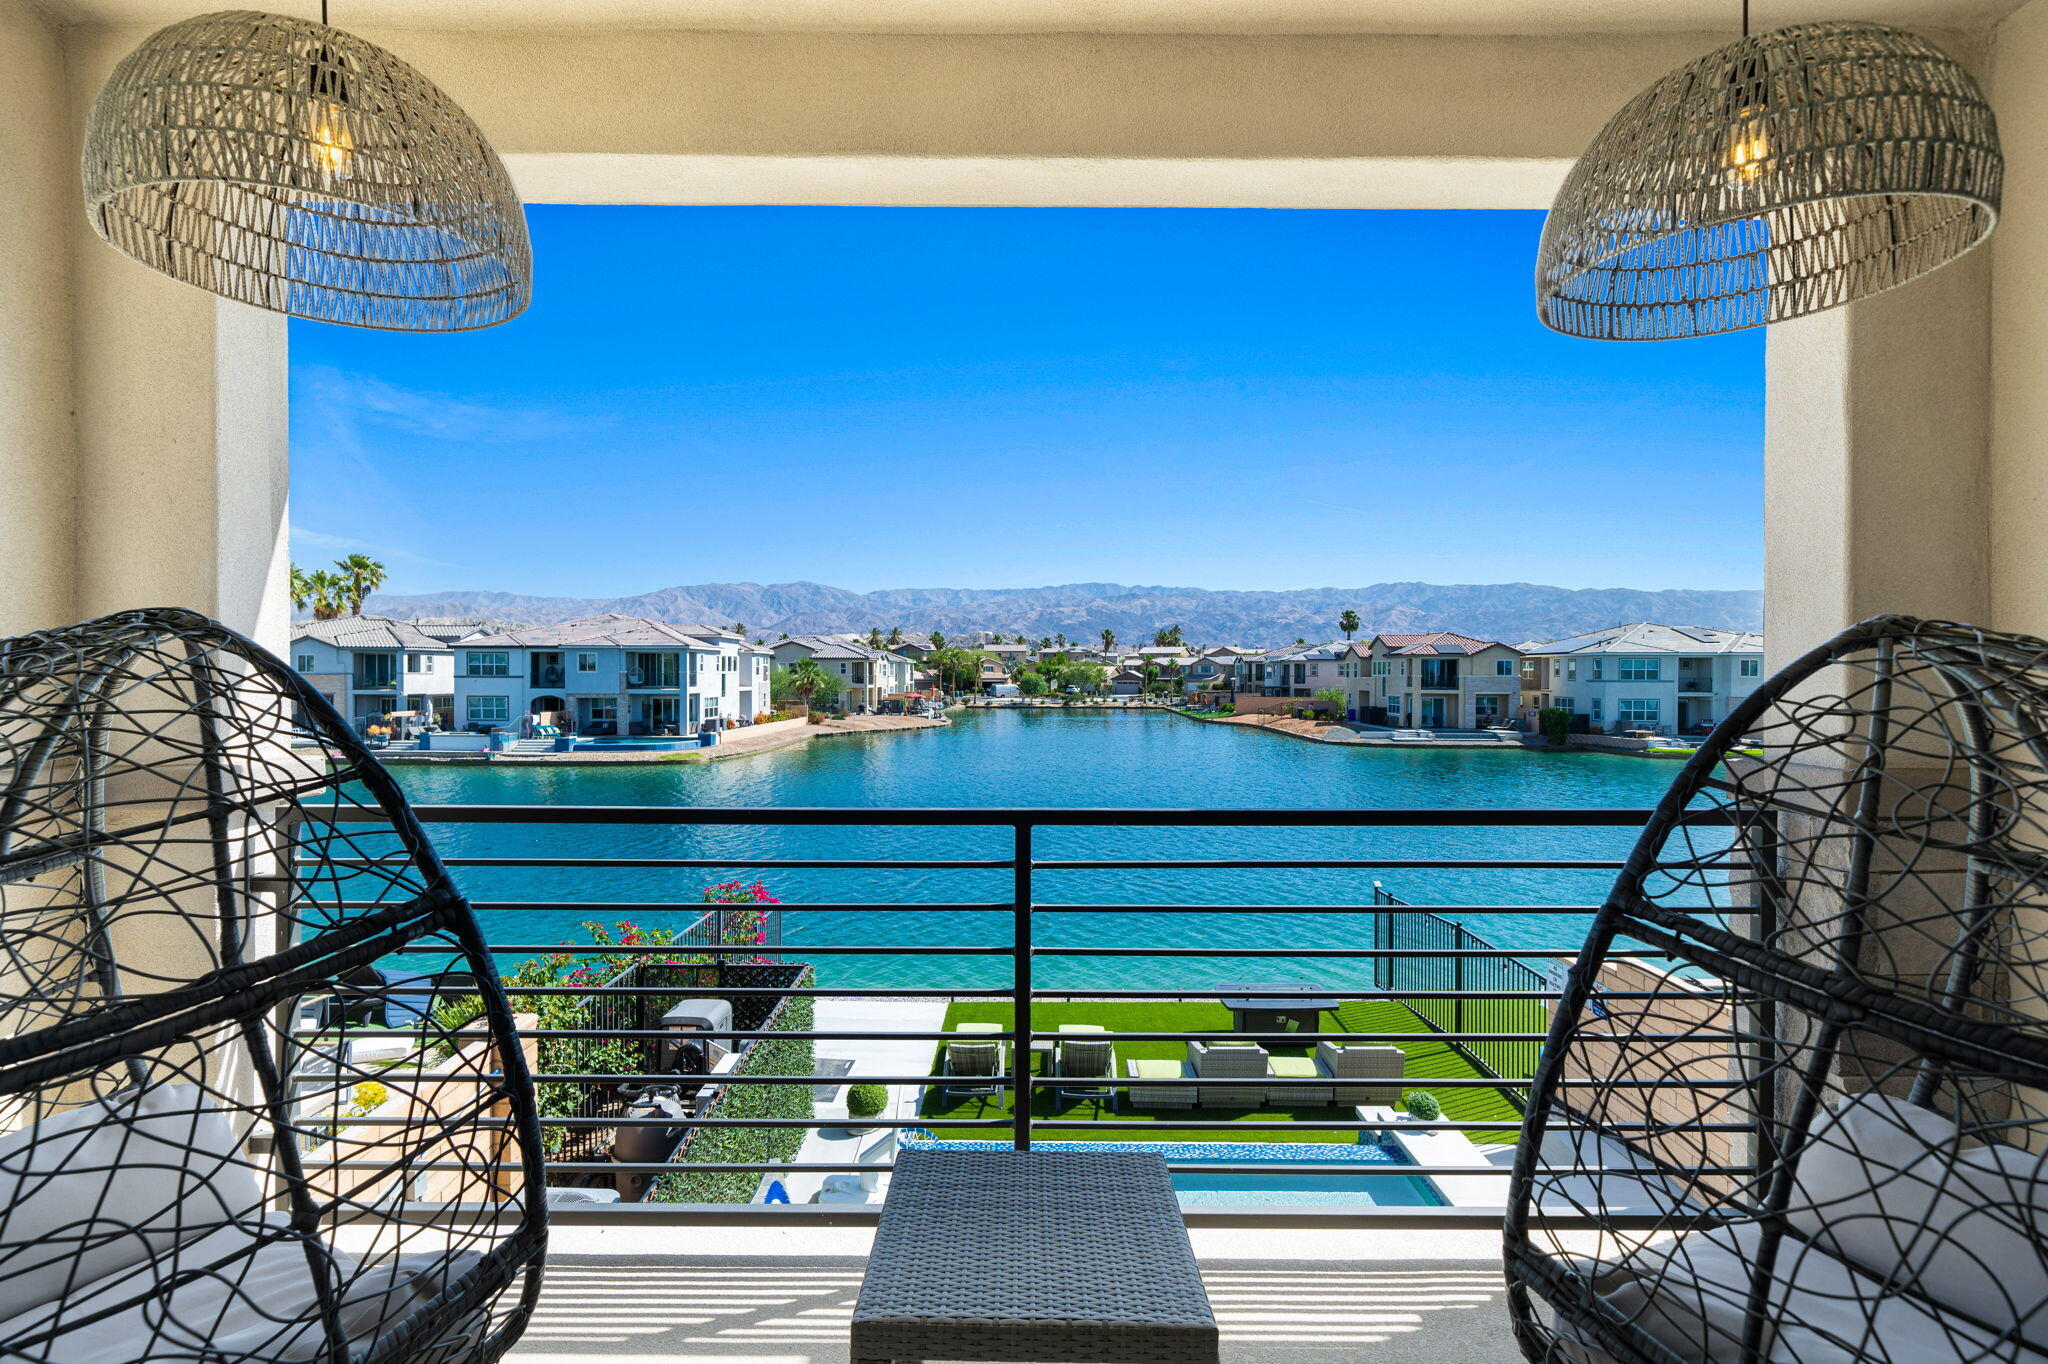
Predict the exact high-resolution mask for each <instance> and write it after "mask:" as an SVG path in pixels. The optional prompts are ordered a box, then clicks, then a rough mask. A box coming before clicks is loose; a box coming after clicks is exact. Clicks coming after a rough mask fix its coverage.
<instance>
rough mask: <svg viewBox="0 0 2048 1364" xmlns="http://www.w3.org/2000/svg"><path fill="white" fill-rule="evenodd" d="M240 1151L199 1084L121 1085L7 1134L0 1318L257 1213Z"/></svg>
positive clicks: (257, 1191) (2, 1147)
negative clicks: (136, 1087)
mask: <svg viewBox="0 0 2048 1364" xmlns="http://www.w3.org/2000/svg"><path fill="white" fill-rule="evenodd" d="M240 1145H241V1144H240V1141H239V1140H238V1137H237V1134H236V1133H235V1132H234V1131H233V1129H232V1128H231V1127H230V1125H229V1123H228V1120H227V1117H226V1115H225V1114H223V1113H222V1112H221V1111H220V1109H219V1108H217V1107H215V1106H214V1104H213V1102H212V1101H211V1100H210V1099H209V1098H208V1097H207V1096H206V1094H205V1093H204V1092H202V1091H201V1090H200V1089H199V1088H198V1087H197V1086H194V1085H154V1086H152V1087H150V1088H148V1089H145V1090H139V1091H138V1090H124V1091H122V1092H120V1093H118V1094H115V1095H112V1096H110V1097H108V1098H105V1099H92V1100H88V1101H87V1102H86V1103H84V1104H81V1105H79V1106H78V1107H76V1108H73V1109H69V1110H66V1111H65V1112H62V1113H58V1114H55V1115H54V1116H51V1117H48V1118H45V1119H43V1120H42V1121H41V1122H37V1123H32V1124H30V1125H29V1126H26V1127H23V1128H21V1129H20V1130H18V1131H15V1132H11V1133H9V1134H7V1135H6V1136H4V1137H0V1319H4V1318H9V1317H15V1316H19V1315H21V1314H22V1313H24V1312H27V1311H29V1310H30V1309H32V1308H34V1307H37V1306H40V1305H41V1304H43V1303H47V1302H52V1301H54V1300H55V1299H57V1298H58V1297H59V1296H61V1295H63V1294H64V1293H65V1292H66V1291H67V1289H69V1288H71V1287H73V1286H74V1285H82V1284H87V1283H91V1282H93V1281H95V1280H98V1279H103V1278H105V1277H107V1276H108V1275H110V1274H113V1273H115V1272H117V1271H119V1270H121V1269H125V1268H127V1267H128V1266H130V1265H135V1264H139V1263H141V1262H142V1261H144V1260H147V1259H150V1258H152V1257H154V1256H156V1255H160V1254H162V1253H163V1252H164V1251H166V1250H168V1249H170V1248H171V1247H172V1246H174V1245H176V1244H177V1243H178V1242H180V1241H183V1240H189V1239H192V1238H195V1237H199V1236H204V1235H206V1234H207V1233H208V1232H211V1231H213V1230H215V1229H216V1228H219V1227H221V1226H222V1225H225V1224H227V1223H229V1222H232V1221H234V1220H235V1219H237V1218H242V1219H247V1218H252V1217H255V1216H257V1215H258V1214H259V1213H260V1211H261V1206H262V1191H261V1188H260V1186H259V1185H258V1183H257V1180H256V1175H255V1172H254V1171H253V1170H251V1169H250V1168H249V1167H248V1166H247V1165H245V1164H242V1163H241V1157H240V1155H239V1152H240ZM0 1338H4V1337H0Z"/></svg>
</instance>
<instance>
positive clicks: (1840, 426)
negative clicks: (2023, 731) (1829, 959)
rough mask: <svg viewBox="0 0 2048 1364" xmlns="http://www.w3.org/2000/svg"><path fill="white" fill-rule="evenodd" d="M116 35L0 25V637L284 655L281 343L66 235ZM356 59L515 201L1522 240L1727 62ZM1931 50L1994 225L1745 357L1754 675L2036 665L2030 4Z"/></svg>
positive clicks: (408, 40)
mask: <svg viewBox="0 0 2048 1364" xmlns="http://www.w3.org/2000/svg"><path fill="white" fill-rule="evenodd" d="M105 3H107V4H109V5H113V6H118V5H119V4H121V3H122V0H105ZM550 11H551V7H550V6H547V5H539V6H535V7H533V13H534V15H535V16H536V18H537V19H546V18H548V17H549V13H550ZM145 31H146V28H144V27H121V28H105V27H91V26H81V27H71V28H62V27H58V26H56V25H53V24H52V23H51V22H50V21H49V19H48V18H47V17H46V11H45V10H44V9H43V8H40V7H37V6H35V5H32V4H30V3H28V0H0V137H4V140H5V145H6V146H7V147H8V148H9V151H10V155H9V157H8V158H7V160H6V162H5V164H4V165H0V379H4V381H5V382H0V471H4V473H5V476H6V478H7V485H6V486H7V487H8V489H9V496H8V498H7V499H6V500H5V502H4V504H0V544H5V545H6V546H7V549H6V551H5V553H6V555H7V572H6V573H5V574H4V575H0V581H4V582H5V583H6V585H7V586H8V589H9V590H8V591H7V592H5V593H4V594H0V632H13V631H16V630H20V629H26V628H34V627H38V626H44V625H49V624H53V623H56V622H58V621H60V620H63V619H66V618H71V617H76V616H80V615H85V614H89V613H95V612H101V611H105V610H110V609H114V608H118V607H123V606H135V605H142V604H156V603H166V602H175V603H179V604H185V605H190V606H194V607H197V608H199V609H202V610H206V611H210V612H212V613H214V614H217V615H219V616H221V617H223V618H224V619H226V620H227V621H228V622H229V623H230V624H233V625H235V626H237V627H239V628H242V629H245V630H253V631H255V632H257V633H258V634H259V636H260V637H263V638H265V639H267V640H269V641H270V642H272V643H281V642H282V640H281V633H282V628H283V622H284V620H285V609H284V592H283V569H284V553H283V548H284V547H283V543H282V535H281V528H282V524H283V507H284V474H285V471H284V447H285V427H284V407H285V384H284V328H283V324H282V322H281V321H280V320H279V319H277V318H275V317H272V316H269V315H266V314H261V313H258V312H255V311H254V310H250V309H246V308H241V307H238V306H235V305H225V304H216V303H215V302H214V301H213V300H211V299H209V298H207V297H206V296H204V295H201V294H199V293H197V292H196V291H193V290H191V289H188V288H185V287H184V286H181V285H178V284H175V283H173V282H171V281H169V280H166V279H163V278H161V277H159V276H156V275H154V274H152V273H150V272H149V271H147V270H145V269H144V268H142V267H140V266H138V265H136V264H134V263H132V262H130V261H128V260H126V259H124V258H122V257H120V256H119V255H118V254H116V253H114V252H113V251H111V250H110V249H108V248H106V247H105V246H103V245H102V244H100V243H99V242H98V241H97V240H96V239H95V238H94V237H93V236H92V235H91V233H90V231H89V229H88V228H87V226H86V225H85V222H84V217H83V214H82V213H81V212H80V211H79V208H78V184H77V148H78V139H79V132H80V128H81V126H82V122H83V116H84V111H85V109H86V108H87V106H88V105H89V102H90V100H91V98H92V95H93V93H94V92H95V91H96V90H97V88H98V87H99V85H100V83H101V81H102V80H103V79H104V76H105V74H106V72H107V71H108V70H109V69H110V68H111V66H112V65H113V63H114V62H115V60H117V59H118V57H119V56H120V55H121V54H122V53H124V52H125V51H127V50H128V49H129V48H130V47H131V46H132V45H133V44H134V43H135V42H136V41H137V40H138V39H139V38H140V37H141V36H143V34H144V32H145ZM363 31H364V32H365V34H366V36H368V37H370V38H372V39H374V40H378V41H381V42H384V43H387V44H389V45H390V46H392V47H394V48H396V49H397V50H398V51H400V52H401V53H402V54H403V55H404V56H406V57H407V58H408V59H409V60H411V61H413V62H415V63H416V64H417V65H419V66H420V67H421V68H422V69H423V70H424V71H426V72H427V74H429V75H430V76H432V77H434V78H435V79H437V80H439V81H441V82H442V83H443V84H444V85H446V87H447V88H448V89H449V91H450V92H451V93H452V94H453V95H454V96H455V97H456V98H457V99H458V100H460V101H461V102H462V103H464V104H465V105H466V106H467V107H468V108H469V109H470V110H471V111H472V112H473V113H474V114H475V115H476V116H477V118H478V119H479V121H480V122H481V123H482V125H483V126H484V128H485V130H486V132H487V133H489V134H490V135H491V136H492V137H493V139H494V140H495V141H496V142H497V144H498V145H499V146H500V148H501V149H503V150H504V151H505V152H506V154H507V160H508V163H509V164H510V165H511V166H512V168H513V171H514V174H515V176H516V177H517V178H518V180H519V181H520V183H521V186H522V188H523V190H524V191H525V192H526V194H527V195H528V196H529V197H530V198H532V199H534V200H536V201H558V202H591V201H602V202H650V203H731V202H746V203H762V202H769V203H773V202H790V203H817V202H830V203H892V204H919V203H946V204H986V203H1031V204H1187V205H1208V204H1221V205H1271V206H1324V207H1347V206H1348V207H1409V208H1413V207H1463V208H1503V207H1523V208H1527V207H1541V206H1543V205H1544V204H1545V203H1547V201H1548V199H1549V197H1550V195H1551V193H1552V191H1553V189H1554V187H1555V185H1556V183H1557V180H1558V178H1559V176H1560V175H1561V174H1562V172H1563V170H1564V168H1565V166H1566V164H1567V163H1568V161H1569V158H1571V157H1572V156H1573V155H1575V154H1576V153H1577V152H1578V151H1579V150H1580V149H1581V147H1582V146H1583V145H1584V143H1585V142H1586V141H1587V139H1588V138H1589V137H1590V136H1591V135H1592V133H1593V132H1594V131H1595V130H1596V129H1597V128H1598V126H1599V125H1600V123H1601V122H1602V121H1603V120H1604V119H1605V118H1606V117H1607V116H1608V115H1609V114H1610V113H1611V112H1612V111H1613V110H1614V109H1615V108H1617V107H1619V106H1620V104H1621V103H1622V102H1623V101H1624V100H1625V99H1626V98H1627V97H1628V96H1629V95H1630V94H1632V93H1633V92H1634V91H1635V90H1636V89H1637V88H1639V87H1640V86H1641V85H1643V84H1645V83H1646V82H1647V81H1649V80H1650V79H1652V78H1654V77H1655V76H1656V75H1658V74H1660V73H1662V72H1663V71H1664V70H1666V69H1668V68H1669V67H1671V66H1673V65H1675V64H1677V63H1678V62H1679V61H1680V60H1681V59H1683V58H1685V57H1688V56H1691V55H1694V54H1696V53H1697V52H1699V51H1701V50H1703V49H1705V48H1707V47H1710V46H1712V45H1714V44H1715V43H1718V42H1720V41H1723V40H1724V39H1725V37H1726V34H1725V33H1724V32H1721V31H1718V30H1717V31H1715V32H1712V33H1700V34H1691V35H1688V34H1670V33H1663V34H1655V35H1648V36H1644V35H1628V34H1614V33H1608V34H1586V33H1576V34H1571V35H1569V36H1543V37H1500V36H1493V37H1472V36H1465V37H1434V36H1399V35H1392V36H1384V35H1383V36H1342V37H1332V36H1300V35H1296V36H1249V35H1235V36H1231V35H1175V34H1158V33H1153V34H1117V33H1093V34H1007V35H986V34H984V35H960V34H950V35H949V34H933V33H920V34H873V33H868V34H858V33H816V32H814V33H789V32H782V33H777V32H751V33H733V32H722V33H709V32H686V31H678V30H655V31H640V32H632V33H623V32H611V33H591V32H576V31H573V30H566V29H562V30H557V29H541V28H529V29H520V28H517V27H507V28H500V29H496V30H491V31H462V32H452V31H429V30H420V29H414V30H404V29H388V28H379V27H376V26H374V25H372V26H367V27H365V28H364V30H363ZM1936 36H1937V37H1938V38H1940V39H1941V40H1942V41H1943V42H1945V43H1947V44H1948V45H1949V46H1950V47H1951V48H1952V49H1953V50H1956V51H1957V52H1958V53H1959V54H1961V55H1963V56H1964V57H1965V58H1966V59H1967V60H1969V61H1971V62H1973V63H1975V64H1976V65H1978V66H1979V67H1980V69H1982V70H1984V71H1985V72H1986V73H1987V74H1988V75H1989V76H1991V78H1992V85H1993V91H1994V97H1995V99H1996V101H1997V103H1998V107H1999V113H2000V116H2001V118H2002V119H2003V121H2004V123H2005V126H2006V143H2007V149H2008V154H2009V155H2010V156H2011V158H2012V175H2011V182H2010V190H2009V200H2008V209H2007V215H2006V218H2007V221H2006V222H2005V223H2004V225H2003V226H2002V227H2001V229H2000V232H1999V234H1998V236H1997V237H1996V238H1995V240H1994V243H1993V245H1992V246H1991V247H1990V248H1988V249H1986V250H1984V251H1980V252H1979V253H1978V254H1977V255H1976V257H1974V258H1973V259H1971V260H1969V261H1966V262H1964V263H1963V264H1962V265H1960V266H1958V267H1955V268H1952V269H1950V270H1947V271H1944V272H1942V273H1940V274H1939V275H1936V276H1934V277H1931V278H1930V279H1928V280H1925V281H1921V282H1919V283H1916V284H1914V285H1911V286H1909V287H1907V288H1905V289H1902V290H1899V291H1897V292H1895V293H1893V294H1891V295H1888V296H1886V297H1884V298H1881V299H1876V300H1871V301H1869V302H1866V303H1863V304H1859V305H1856V306H1854V307H1852V308H1848V309H1844V310H1839V311H1837V312H1834V313H1831V314H1827V315H1824V316H1822V317H1819V318H1814V319H1807V320H1805V321H1802V322H1799V323H1795V324H1788V325H1786V326H1782V327H1779V328H1776V329H1774V331H1773V335H1772V337H1771V342H1770V347H1769V353H1770V360H1769V388H1770V393H1769V413H1768V416H1767V422H1766V428H1767V429H1766V443H1767V451H1768V453H1767V479H1768V490H1767V498H1766V503H1765V507H1766V511H1765V514H1766V516H1767V518H1768V526H1767V541H1768V543H1767V565H1768V574H1769V581H1768V583H1767V591H1768V595H1769V605H1768V613H1769V617H1770V624H1771V641H1772V649H1773V651H1774V659H1773V663H1774V665H1775V663H1776V662H1779V661H1782V659H1783V655H1784V652H1789V651H1791V650H1794V649H1798V648H1801V647H1804V646H1805V645H1806V644H1808V643H1810V642H1811V641H1812V640H1814V639H1816V638H1818V637H1819V636H1820V635H1822V634H1825V633H1826V632H1828V631H1829V630H1832V629H1834V628H1836V627H1838V626H1839V625H1841V624H1842V623H1844V622H1845V621H1848V620H1851V619H1854V618H1856V617H1858V616H1861V615H1864V614H1867V613H1869V612H1871V611H1874V610H1879V609H1907V610H1914V611H1920V612H1925V613H1930V614H1940V615H1947V616H1955V617H1960V618H1964V619H1972V620H1978V621H1986V622H1988V623H1990V624H1993V625H1998V626H2003V627H2007V628H2016V629H2030V630H2034V631H2048V575H2044V574H2043V573H2042V572H2041V571H2039V570H2040V567H2041V565H2040V563H2039V558H2038V556H2039V555H2040V553H2041V550H2040V548H2039V546H2040V545H2041V544H2042V542H2043V539H2044V537H2043V535H2042V533H2041V532H2042V530H2043V529H2044V528H2048V526H2044V522H2048V461H2044V460H2043V459H2042V458H2041V455H2042V451H2043V449H2044V448H2048V397H2044V396H2043V395H2042V393H2041V391H2040V389H2041V385H2040V383H2039V377H2040V375H2041V374H2042V373H2043V371H2044V361H2048V290H2044V289H2043V288H2042V287H2041V285H2042V280H2043V276H2044V275H2048V189H2044V187H2043V182H2044V172H2048V164H2044V163H2048V137H2044V132H2048V79H2044V76H2048V0H2033V2H2032V3H2031V4H2029V5H2027V6H2026V7H2024V8H2023V9H2021V10H2020V11H2019V12H2018V13H2016V14H2015V15H2013V16H2012V17H2011V18H2009V19H2007V20H2006V21H2005V22H2004V23H2003V24H2001V25H1999V26H1998V27H1997V28H1996V29H1993V30H1988V31H1979V32H1976V33H1970V34H1957V33H1939V34H1937V35H1936ZM542 268H543V269H545V262H543V263H542ZM1361 268H1362V269H1369V268H1372V266H1371V264H1370V263H1362V264H1361ZM167 522H169V523H174V524H177V525H178V526H179V527H180V529H181V532H184V533H181V534H180V535H179V536H176V537H164V536H161V535H157V534H154V533H152V532H153V531H154V529H155V528H158V527H161V526H162V525H164V524H166V523H167Z"/></svg>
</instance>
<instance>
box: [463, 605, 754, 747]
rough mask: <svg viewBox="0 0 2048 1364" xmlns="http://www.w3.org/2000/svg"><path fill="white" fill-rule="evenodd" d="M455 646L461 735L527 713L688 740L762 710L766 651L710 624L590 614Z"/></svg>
mask: <svg viewBox="0 0 2048 1364" xmlns="http://www.w3.org/2000/svg"><path fill="white" fill-rule="evenodd" d="M454 648H455V666H456V697H457V705H456V718H457V722H458V723H459V724H460V725H461V726H463V727H465V728H476V729H483V728H487V727H491V726H511V725H516V724H518V723H519V722H520V721H521V720H523V719H524V718H525V717H527V716H533V717H535V719H536V720H541V721H544V722H548V723H554V724H558V725H561V726H562V727H564V728H567V729H573V730H575V731H576V732H577V733H579V734H589V735H633V734H693V733H696V732H697V731H698V730H699V729H701V728H704V727H706V726H707V725H708V726H711V727H719V726H722V725H724V724H725V723H726V722H728V721H730V720H734V719H738V718H748V719H751V718H752V717H753V716H754V715H755V714H756V713H758V712H760V711H762V710H765V709H767V706H768V657H769V655H768V651H767V650H766V649H762V648H759V647H758V646H755V645H752V644H749V643H748V642H747V641H746V640H745V639H743V638H741V637H740V636H739V635H736V634H734V633H732V632H731V631H729V630H725V629H721V628H719V627H717V626H709V625H673V624H669V623H667V622H665V621H652V620H642V619H640V618H638V617H635V616H618V615H608V616H593V617H589V618H587V619H584V620H574V621H566V622H563V623H562V624H559V625H537V626H525V627H521V628H520V629H517V630H509V631H504V632H502V633H499V634H495V635H478V636H475V637H472V638H469V639H464V640H462V641H460V642H459V643H458V644H457V645H455V646H454Z"/></svg>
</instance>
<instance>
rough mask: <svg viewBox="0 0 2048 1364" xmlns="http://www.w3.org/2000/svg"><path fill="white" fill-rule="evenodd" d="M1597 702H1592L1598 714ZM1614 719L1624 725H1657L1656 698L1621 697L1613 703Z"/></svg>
mask: <svg viewBox="0 0 2048 1364" xmlns="http://www.w3.org/2000/svg"><path fill="white" fill-rule="evenodd" d="M1598 705H1599V702H1597V701H1596V702H1594V706H1595V707H1596V710H1595V712H1594V713H1595V714H1598V713H1599V712H1598V710H1597V707H1598ZM1614 718H1615V719H1617V720H1620V721H1622V722H1623V723H1624V724H1638V725H1654V724H1656V723H1657V698H1655V697H1654V696H1653V697H1634V698H1631V697H1626V696H1625V697H1623V698H1622V699H1621V700H1619V701H1616V702H1615V703H1614Z"/></svg>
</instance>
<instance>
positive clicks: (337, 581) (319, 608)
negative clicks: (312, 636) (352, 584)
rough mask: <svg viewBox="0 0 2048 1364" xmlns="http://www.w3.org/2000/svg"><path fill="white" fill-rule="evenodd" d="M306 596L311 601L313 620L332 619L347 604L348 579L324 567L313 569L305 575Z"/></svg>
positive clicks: (339, 613)
mask: <svg viewBox="0 0 2048 1364" xmlns="http://www.w3.org/2000/svg"><path fill="white" fill-rule="evenodd" d="M306 596H307V599H308V600H309V601H310V602H311V603H312V606H313V619H314V620H333V619H335V618H336V617H338V616H340V615H341V614H342V610H343V608H344V607H346V606H347V605H348V602H349V582H348V579H347V578H344V577H342V576H341V575H340V574H339V573H329V572H328V571H327V570H326V569H324V568H321V569H315V570H314V571H313V572H311V573H308V574H307V575H306Z"/></svg>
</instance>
